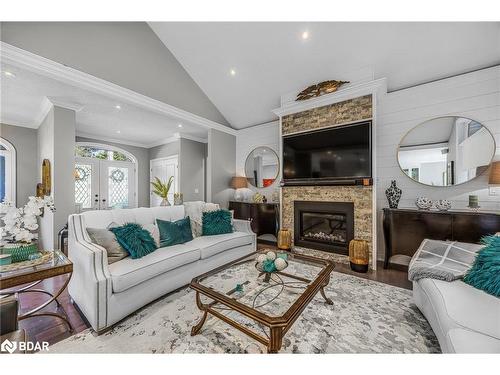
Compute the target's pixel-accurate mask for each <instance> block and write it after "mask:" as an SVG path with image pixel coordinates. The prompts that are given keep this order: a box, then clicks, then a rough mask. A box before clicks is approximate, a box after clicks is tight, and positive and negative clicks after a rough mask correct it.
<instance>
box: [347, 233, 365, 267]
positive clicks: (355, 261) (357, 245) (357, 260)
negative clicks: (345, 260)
mask: <svg viewBox="0 0 500 375" xmlns="http://www.w3.org/2000/svg"><path fill="white" fill-rule="evenodd" d="M369 262H370V250H369V247H368V242H367V241H365V240H357V239H354V240H351V242H349V263H350V265H351V269H352V270H353V271H356V272H368V263H369Z"/></svg>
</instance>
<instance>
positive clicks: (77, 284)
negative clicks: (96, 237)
mask: <svg viewBox="0 0 500 375" xmlns="http://www.w3.org/2000/svg"><path fill="white" fill-rule="evenodd" d="M85 228H86V226H85V222H84V217H83V216H82V215H70V216H69V219H68V258H69V259H70V260H71V261H72V262H73V275H72V278H71V281H70V283H69V286H68V290H69V294H70V296H71V297H72V298H73V300H74V301H75V302H76V303H77V305H78V307H79V308H80V310H81V311H82V312H83V314H84V315H85V317H86V318H87V320H88V321H89V323H90V324H91V325H92V328H94V330H96V331H100V330H103V329H104V328H106V327H107V312H108V300H109V298H110V296H111V293H112V286H111V275H110V273H109V269H108V257H107V252H106V250H105V249H104V248H103V247H101V246H99V245H96V244H94V243H92V242H91V240H90V237H89V235H88V233H87V231H86V229H85Z"/></svg>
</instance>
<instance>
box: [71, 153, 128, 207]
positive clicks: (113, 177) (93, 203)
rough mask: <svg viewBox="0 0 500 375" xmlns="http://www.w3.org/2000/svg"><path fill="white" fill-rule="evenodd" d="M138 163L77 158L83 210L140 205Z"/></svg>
mask: <svg viewBox="0 0 500 375" xmlns="http://www.w3.org/2000/svg"><path fill="white" fill-rule="evenodd" d="M135 174H136V168H135V163H131V162H127V161H114V160H100V159H95V158H75V203H76V204H80V205H81V209H82V210H107V209H111V208H132V207H135V206H136V184H135V181H136V179H135Z"/></svg>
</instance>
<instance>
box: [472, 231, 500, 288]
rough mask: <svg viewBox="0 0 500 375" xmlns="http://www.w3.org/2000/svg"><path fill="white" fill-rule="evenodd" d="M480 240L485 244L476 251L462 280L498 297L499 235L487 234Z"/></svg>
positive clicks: (499, 279)
mask: <svg viewBox="0 0 500 375" xmlns="http://www.w3.org/2000/svg"><path fill="white" fill-rule="evenodd" d="M481 242H482V243H483V244H484V245H485V246H484V248H482V249H481V250H479V251H478V252H477V255H476V260H475V261H474V264H473V265H472V267H471V268H470V270H469V271H468V272H467V274H466V275H465V277H464V282H465V283H467V284H469V285H471V286H473V287H474V288H477V289H481V290H484V291H485V292H486V293H489V294H492V295H494V296H496V297H500V236H496V235H493V236H487V237H484V238H483V239H482V241H481Z"/></svg>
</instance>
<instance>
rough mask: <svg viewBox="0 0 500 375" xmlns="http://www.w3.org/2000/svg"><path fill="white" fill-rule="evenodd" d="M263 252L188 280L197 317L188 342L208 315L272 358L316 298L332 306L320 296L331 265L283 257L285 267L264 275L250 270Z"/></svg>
mask: <svg viewBox="0 0 500 375" xmlns="http://www.w3.org/2000/svg"><path fill="white" fill-rule="evenodd" d="M267 251H268V250H264V251H259V252H255V253H252V254H250V255H248V256H246V257H243V258H240V259H238V260H236V261H233V262H230V263H228V264H225V265H223V266H221V267H219V268H216V269H215V270H212V271H210V272H207V273H205V274H203V275H201V276H198V277H195V278H194V279H193V280H192V282H191V285H190V286H191V288H192V289H194V290H195V291H196V304H197V306H198V308H199V309H200V310H201V311H202V312H203V316H202V318H201V320H200V321H199V323H198V324H196V325H195V326H194V327H193V328H192V329H191V335H192V336H194V335H196V334H198V333H199V332H200V330H201V328H202V327H203V324H204V323H205V321H206V319H207V316H208V314H211V315H213V316H215V317H217V318H218V319H221V320H222V321H224V322H226V323H227V324H229V325H231V326H232V327H234V328H236V329H238V330H240V331H241V332H243V333H245V334H246V335H248V336H250V337H252V338H253V339H255V340H257V341H258V342H260V343H261V344H263V345H265V346H266V347H267V352H268V353H277V352H278V351H279V350H280V349H281V345H282V340H283V336H284V335H285V334H286V332H287V331H288V330H289V329H290V328H291V327H292V325H293V323H294V322H295V321H296V320H297V318H298V317H299V316H300V314H301V313H302V311H304V309H305V308H306V307H307V305H308V304H309V302H310V301H311V300H312V299H313V298H314V296H316V294H318V292H319V293H320V294H321V296H322V297H323V298H324V300H325V301H326V303H327V304H329V305H332V304H333V302H332V300H331V299H330V298H328V297H327V296H326V294H325V291H324V287H325V286H327V285H328V283H329V281H330V273H331V272H332V271H333V269H334V263H333V262H332V261H330V260H327V259H319V258H315V257H310V256H305V255H299V254H293V253H288V252H287V253H286V257H287V262H288V267H287V268H285V269H284V270H283V271H281V272H273V273H270V274H268V273H262V272H259V271H258V270H257V269H256V268H255V263H256V261H255V259H256V257H257V255H259V254H261V253H266V252H267ZM242 318H243V319H242ZM255 328H257V329H255Z"/></svg>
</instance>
